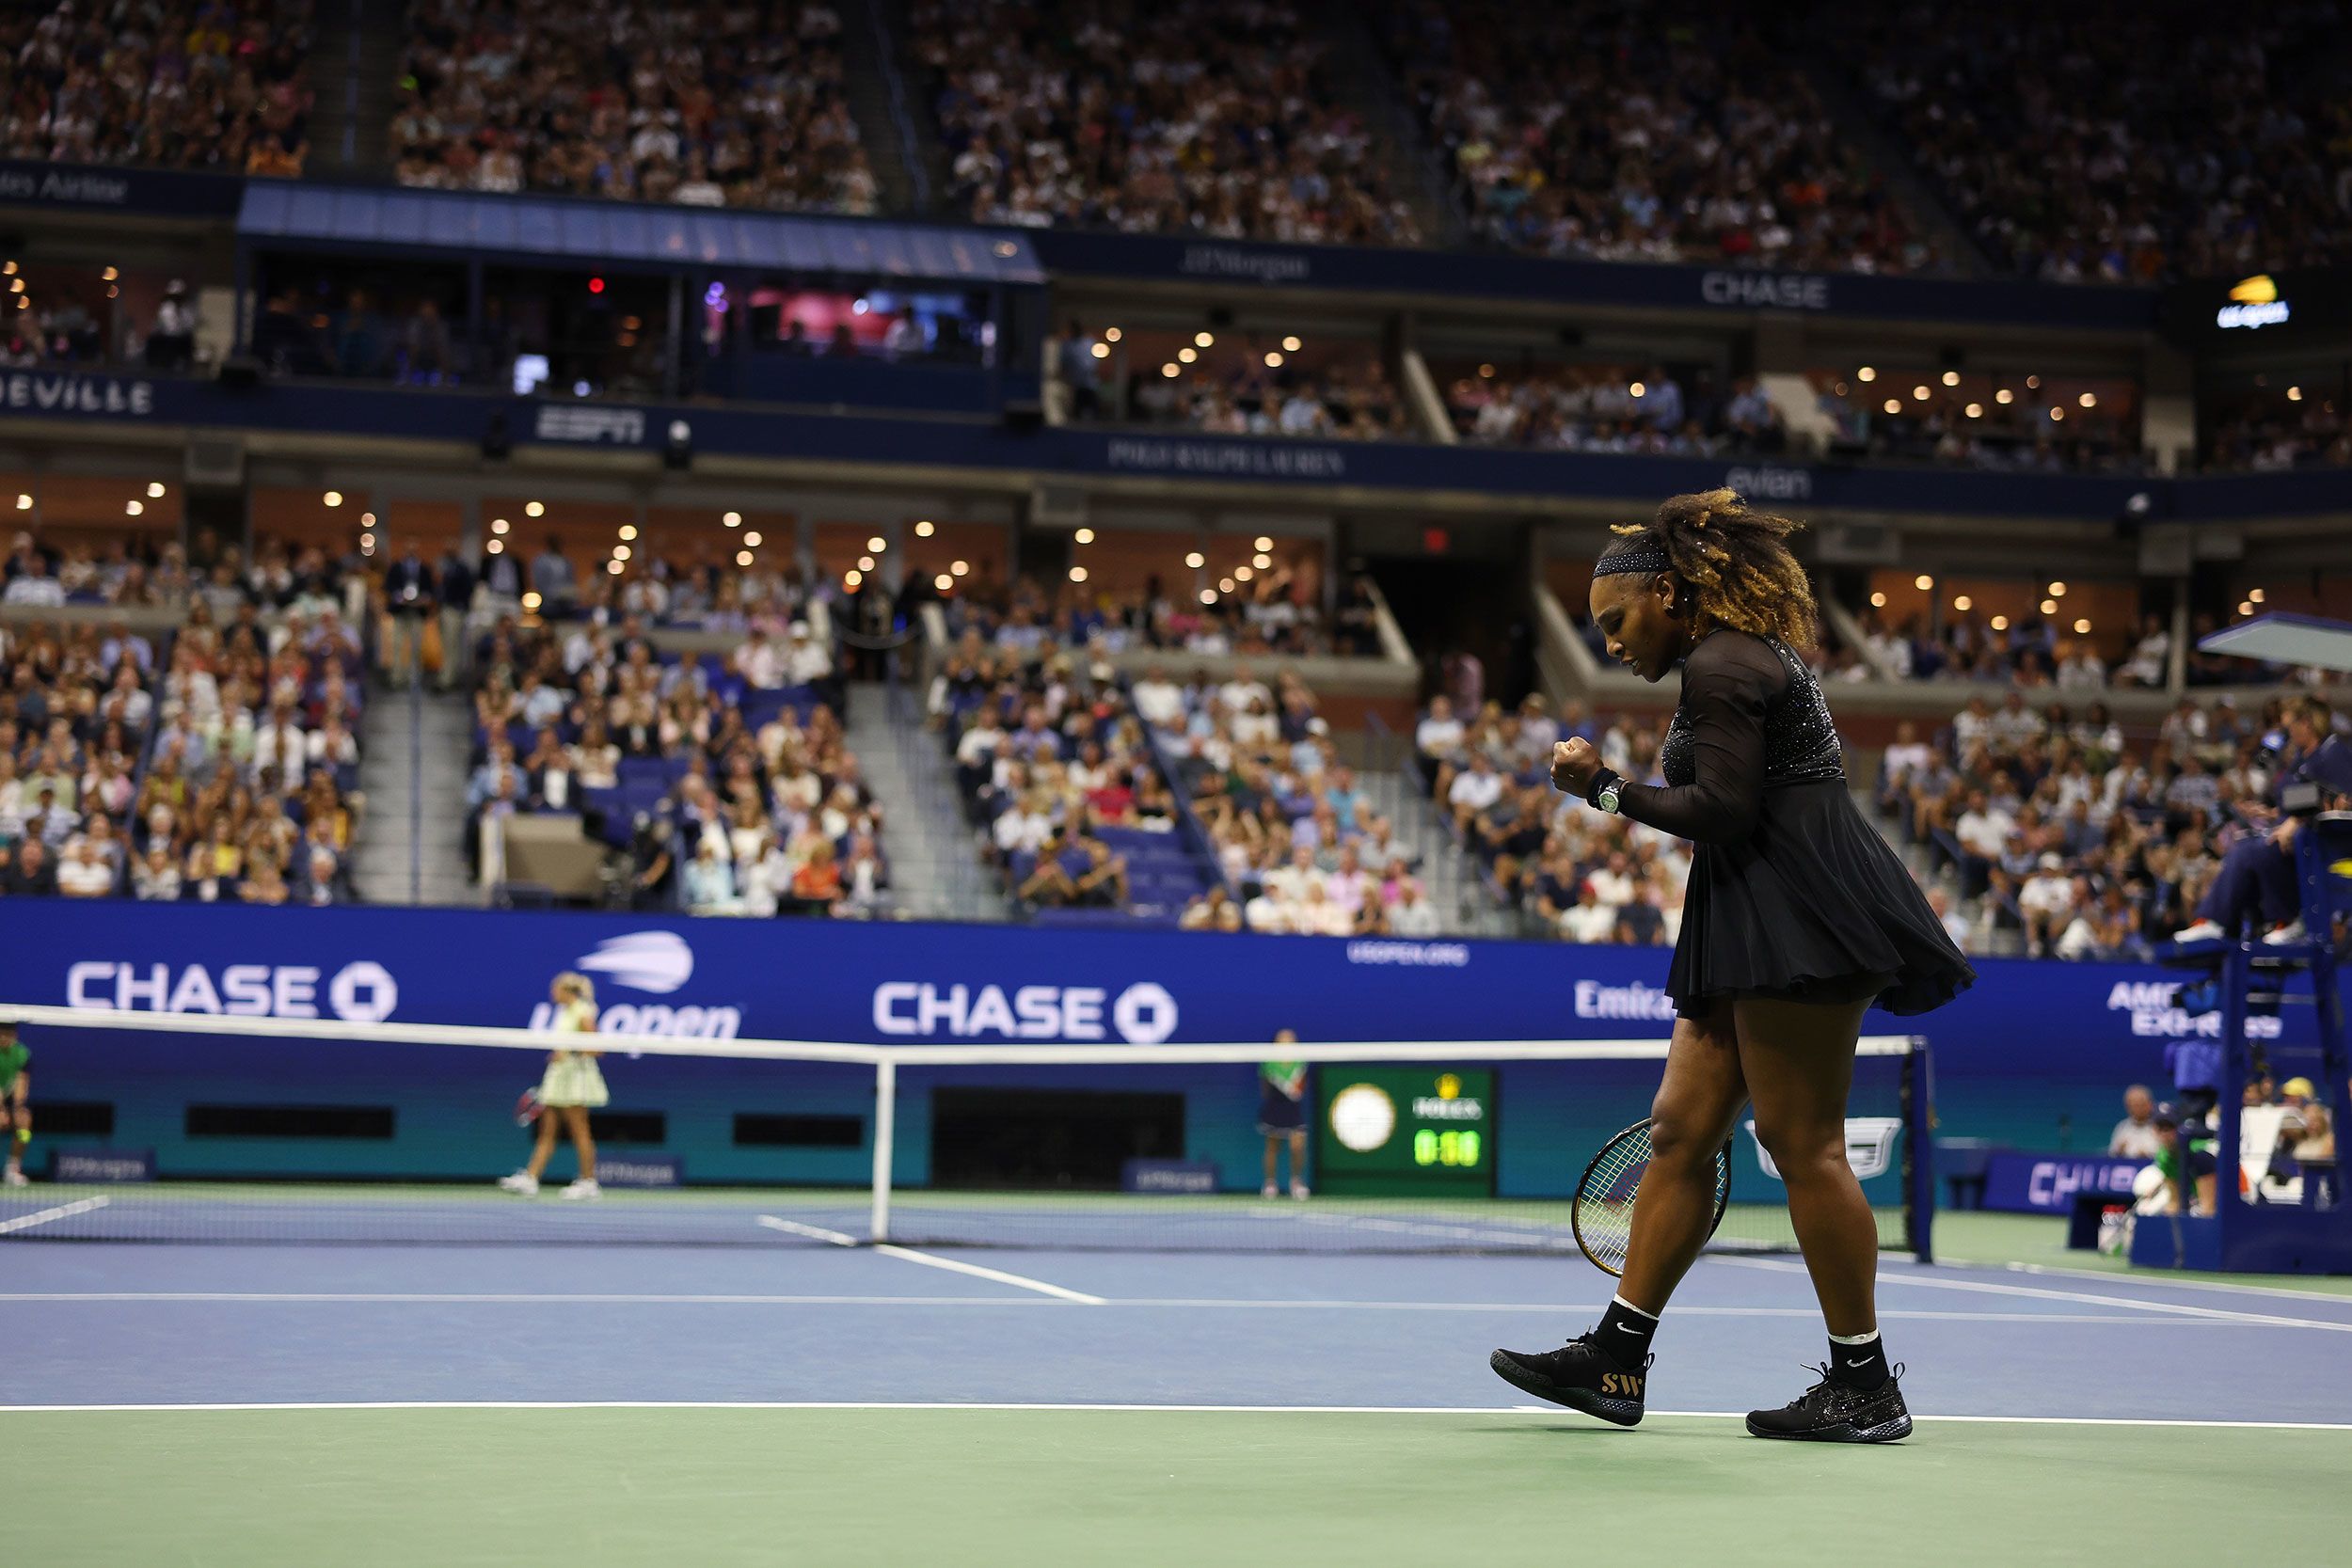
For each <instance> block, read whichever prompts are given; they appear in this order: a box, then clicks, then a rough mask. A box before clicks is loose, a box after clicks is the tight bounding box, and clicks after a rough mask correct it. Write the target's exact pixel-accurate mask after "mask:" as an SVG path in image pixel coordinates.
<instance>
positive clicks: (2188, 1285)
mask: <svg viewBox="0 0 2352 1568" xmlns="http://www.w3.org/2000/svg"><path fill="white" fill-rule="evenodd" d="M1952 1263H1953V1266H1955V1267H1958V1268H1979V1269H2006V1270H2008V1271H2009V1272H2010V1274H2046V1275H2053V1276H2055V1277H2057V1278H2059V1279H2095V1280H2100V1281H2103V1282H2105V1283H2107V1284H2116V1285H2147V1286H2152V1287H2154V1288H2157V1289H2161V1290H2166V1291H2215V1292H2217V1293H2219V1294H2226V1295H2238V1296H2273V1297H2277V1298H2279V1299H2281V1300H2285V1301H2312V1302H2332V1303H2334V1304H2336V1305H2337V1306H2340V1307H2352V1296H2346V1295H2339V1294H2337V1293H2335V1292H2334V1291H2297V1290H2293V1289H2291V1288H2289V1287H2287V1286H2284V1285H2240V1284H2235V1283H2233V1282H2230V1281H2226V1280H2219V1279H2171V1278H2158V1277H2153V1276H2151V1275H2138V1274H2117V1273H2115V1272H2113V1271H2112V1270H2103V1269H2063V1268H2058V1267H2056V1266H2054V1265H2052V1264H2048V1263H1970V1262H1968V1261H1967V1260H1966V1259H1957V1258H1956V1259H1952Z"/></svg>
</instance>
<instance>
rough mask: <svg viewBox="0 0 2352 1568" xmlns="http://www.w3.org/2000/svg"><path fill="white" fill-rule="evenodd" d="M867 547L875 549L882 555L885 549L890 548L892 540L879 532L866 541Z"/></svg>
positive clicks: (876, 552) (874, 550)
mask: <svg viewBox="0 0 2352 1568" xmlns="http://www.w3.org/2000/svg"><path fill="white" fill-rule="evenodd" d="M866 548H867V549H869V550H871V551H873V552H874V553H875V554H876V555H880V554H882V552H883V551H884V550H887V549H888V548H890V541H889V540H887V539H884V538H883V537H882V535H881V534H879V533H877V534H876V535H874V537H872V538H871V539H868V540H867V541H866Z"/></svg>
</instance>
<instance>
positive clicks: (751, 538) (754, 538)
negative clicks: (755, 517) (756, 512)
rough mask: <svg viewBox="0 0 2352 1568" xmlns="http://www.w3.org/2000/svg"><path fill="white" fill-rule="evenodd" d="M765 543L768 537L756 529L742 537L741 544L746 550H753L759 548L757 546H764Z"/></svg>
mask: <svg viewBox="0 0 2352 1568" xmlns="http://www.w3.org/2000/svg"><path fill="white" fill-rule="evenodd" d="M767 542H768V537H767V535H766V534H763V533H761V532H760V531H758V530H757V529H754V530H753V531H751V532H749V533H747V534H745V535H743V544H744V546H745V547H746V548H748V549H757V548H759V546H762V545H764V544H766V543H767Z"/></svg>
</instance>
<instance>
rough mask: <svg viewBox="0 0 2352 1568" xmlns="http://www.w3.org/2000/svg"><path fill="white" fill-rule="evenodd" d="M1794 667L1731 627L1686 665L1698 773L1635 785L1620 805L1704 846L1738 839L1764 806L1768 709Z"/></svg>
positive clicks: (1686, 716)
mask: <svg viewBox="0 0 2352 1568" xmlns="http://www.w3.org/2000/svg"><path fill="white" fill-rule="evenodd" d="M1787 688H1788V667H1787V666H1785V665H1783V664H1782V663H1781V661H1780V656H1779V655H1778V654H1776V653H1774V652H1773V651H1772V646H1771V644H1769V643H1767V642H1766V641H1763V639H1761V638H1756V637H1747V636H1742V635H1740V633H1737V632H1733V631H1729V630H1724V631H1719V632H1717V633H1716V634H1715V635H1714V636H1712V637H1709V638H1708V639H1707V640H1706V641H1703V642H1701V643H1700V644H1699V645H1698V646H1697V647H1696V648H1694V649H1692V652H1691V657H1690V658H1689V659H1688V660H1686V661H1685V662H1684V664H1683V666H1682V706H1681V710H1680V711H1681V713H1682V717H1683V720H1684V721H1685V722H1686V723H1687V724H1688V725H1689V726H1690V731H1691V752H1692V764H1693V767H1692V781H1691V782H1690V783H1689V784H1671V785H1669V784H1629V785H1627V786H1626V787H1625V788H1623V789H1622V790H1620V791H1619V792H1618V810H1619V811H1621V812H1623V813H1624V814H1625V815H1626V816H1629V817H1631V818H1633V820H1634V821H1636V822H1641V823H1645V824H1646V825H1648V826H1649V827H1652V828H1656V829H1658V830H1660V831H1661V832H1669V833H1673V834H1674V835H1675V836H1676V837H1677V838H1687V839H1690V840H1692V842H1694V843H1698V844H1737V843H1738V842H1740V840H1741V839H1743V838H1745V837H1747V836H1748V834H1750V833H1752V832H1755V831H1756V816H1757V815H1758V813H1759V812H1761V811H1762V809H1763V803H1764V714H1765V710H1766V709H1767V708H1768V707H1769V706H1770V705H1772V700H1773V699H1774V698H1776V697H1778V696H1779V695H1780V694H1781V692H1782V691H1784V690H1785V689H1787Z"/></svg>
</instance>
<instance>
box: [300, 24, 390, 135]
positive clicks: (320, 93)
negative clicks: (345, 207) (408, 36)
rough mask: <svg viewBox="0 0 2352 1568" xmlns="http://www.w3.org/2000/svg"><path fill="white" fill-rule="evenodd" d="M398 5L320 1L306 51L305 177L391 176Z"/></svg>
mask: <svg viewBox="0 0 2352 1568" xmlns="http://www.w3.org/2000/svg"><path fill="white" fill-rule="evenodd" d="M404 27H405V7H404V6H403V5H402V3H401V0H323V3H322V4H321V5H320V7H319V8H318V23H317V27H316V31H315V32H314V34H313V36H312V39H311V47H310V88H311V100H312V103H311V110H310V157H309V159H308V160H307V161H306V163H305V166H304V167H305V172H307V173H310V174H312V175H330V176H340V177H344V178H356V179H365V180H380V179H383V178H385V177H387V176H388V175H389V173H390V172H391V156H390V150H389V148H390V137H391V122H392V109H393V95H394V92H395V91H396V89H397V87H398V84H399V79H400V63H401V44H402V40H403V36H404Z"/></svg>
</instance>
